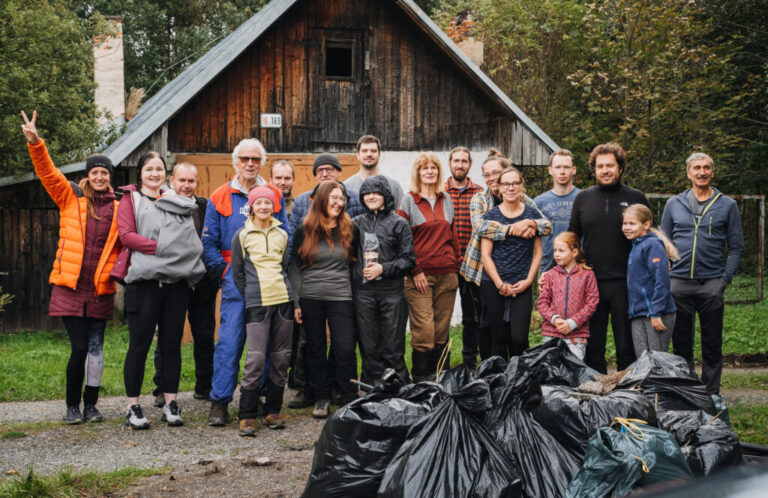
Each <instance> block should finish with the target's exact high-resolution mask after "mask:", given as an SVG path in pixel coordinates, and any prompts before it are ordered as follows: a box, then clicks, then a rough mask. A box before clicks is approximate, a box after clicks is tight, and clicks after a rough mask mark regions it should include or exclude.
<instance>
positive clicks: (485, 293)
mask: <svg viewBox="0 0 768 498" xmlns="http://www.w3.org/2000/svg"><path fill="white" fill-rule="evenodd" d="M480 295H481V296H482V298H483V325H487V326H488V328H489V329H490V331H491V338H492V340H493V344H492V346H491V353H492V354H493V355H494V356H501V357H502V358H504V359H507V360H508V359H509V357H510V356H519V355H521V354H522V353H523V351H525V350H526V349H528V330H529V329H530V326H531V311H532V306H533V294H532V292H531V288H530V287H528V288H527V289H526V290H525V291H523V293H522V294H518V295H517V297H504V296H502V295H501V294H499V290H498V289H497V288H496V286H495V285H494V284H493V282H490V281H486V280H483V281H482V283H481V284H480ZM505 306H509V310H508V311H509V321H504V307H505Z"/></svg>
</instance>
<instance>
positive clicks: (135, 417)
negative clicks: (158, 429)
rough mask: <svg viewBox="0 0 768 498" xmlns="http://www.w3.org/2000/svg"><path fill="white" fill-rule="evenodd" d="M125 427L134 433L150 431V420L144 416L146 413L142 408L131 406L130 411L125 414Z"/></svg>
mask: <svg viewBox="0 0 768 498" xmlns="http://www.w3.org/2000/svg"><path fill="white" fill-rule="evenodd" d="M125 425H126V426H127V427H128V428H129V429H131V430H134V431H141V430H144V429H149V420H147V417H145V416H144V412H143V411H141V406H139V405H131V407H130V408H128V411H127V412H126V413H125Z"/></svg>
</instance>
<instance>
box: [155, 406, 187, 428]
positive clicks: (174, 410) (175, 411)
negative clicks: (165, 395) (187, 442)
mask: <svg viewBox="0 0 768 498" xmlns="http://www.w3.org/2000/svg"><path fill="white" fill-rule="evenodd" d="M160 420H162V421H163V422H165V423H166V424H168V427H180V426H182V425H184V420H182V418H181V407H180V406H179V405H178V403H176V400H173V401H171V402H170V403H168V404H167V405H165V406H163V416H162V418H161V419H160Z"/></svg>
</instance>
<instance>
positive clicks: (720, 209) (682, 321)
mask: <svg viewBox="0 0 768 498" xmlns="http://www.w3.org/2000/svg"><path fill="white" fill-rule="evenodd" d="M685 170H686V173H687V175H688V179H689V180H691V188H689V189H688V190H686V191H685V192H683V193H682V194H678V195H676V196H675V197H672V198H671V199H669V200H668V201H667V205H666V206H664V214H662V215H661V229H662V230H663V231H664V233H665V234H666V235H667V237H669V238H670V240H671V241H672V243H673V244H674V245H675V247H676V248H677V251H678V252H679V253H680V259H678V260H677V261H673V262H672V269H671V270H670V277H671V278H670V290H671V291H672V298H673V299H674V300H675V305H676V306H677V320H675V329H674V331H673V332H672V344H673V350H674V352H675V354H676V355H679V356H682V357H683V358H685V359H686V360H688V364H689V365H690V366H691V368H693V338H694V334H695V327H694V325H695V320H696V313H698V314H699V324H700V325H701V381H702V382H703V383H704V384H705V385H706V386H707V390H708V391H709V392H710V393H712V394H717V393H719V392H720V375H721V374H722V372H723V312H724V311H725V300H724V297H723V293H724V292H725V287H726V286H727V285H728V284H730V283H731V280H732V279H733V275H734V274H735V273H736V270H737V269H738V267H739V260H740V259H741V253H742V252H744V235H743V234H742V231H741V216H740V215H739V207H738V205H737V204H736V201H734V200H733V199H731V198H730V197H728V196H726V195H723V194H722V192H720V191H718V190H717V189H716V188H714V187H712V179H713V178H714V177H715V162H714V161H713V160H712V158H711V157H709V156H708V155H707V154H704V153H703V152H694V153H693V154H691V155H690V156H689V157H688V159H686V161H685ZM726 247H727V248H728V252H727V254H726V250H725V249H726Z"/></svg>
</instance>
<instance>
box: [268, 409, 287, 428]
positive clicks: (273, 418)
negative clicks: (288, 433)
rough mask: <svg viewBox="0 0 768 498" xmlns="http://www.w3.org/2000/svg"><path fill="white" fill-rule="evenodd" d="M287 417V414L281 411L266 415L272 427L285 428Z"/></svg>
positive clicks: (269, 425)
mask: <svg viewBox="0 0 768 498" xmlns="http://www.w3.org/2000/svg"><path fill="white" fill-rule="evenodd" d="M285 418H286V417H285V415H281V414H280V413H270V414H268V415H267V416H266V417H264V420H265V421H266V422H267V427H269V428H270V429H285Z"/></svg>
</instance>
